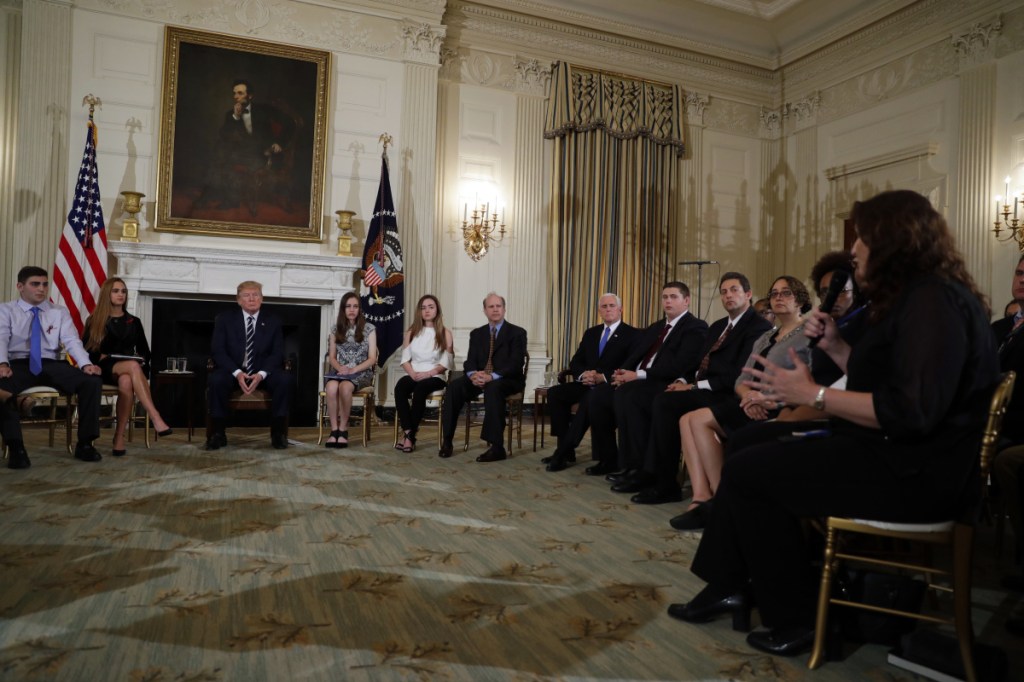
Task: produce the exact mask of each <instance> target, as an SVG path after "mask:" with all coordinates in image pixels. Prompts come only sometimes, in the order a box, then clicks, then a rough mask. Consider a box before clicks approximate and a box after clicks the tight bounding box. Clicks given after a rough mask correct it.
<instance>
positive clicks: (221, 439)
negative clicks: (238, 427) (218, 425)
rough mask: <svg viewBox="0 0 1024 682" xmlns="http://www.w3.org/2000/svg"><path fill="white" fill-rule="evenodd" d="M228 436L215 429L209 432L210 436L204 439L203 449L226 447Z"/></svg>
mask: <svg viewBox="0 0 1024 682" xmlns="http://www.w3.org/2000/svg"><path fill="white" fill-rule="evenodd" d="M227 444H228V437H227V436H225V435H224V433H223V432H221V431H215V432H213V433H211V434H210V437H209V438H207V439H206V445H205V449H207V450H219V449H220V448H223V447H227Z"/></svg>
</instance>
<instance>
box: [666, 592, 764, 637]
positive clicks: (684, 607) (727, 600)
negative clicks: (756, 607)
mask: <svg viewBox="0 0 1024 682" xmlns="http://www.w3.org/2000/svg"><path fill="white" fill-rule="evenodd" d="M751 608H752V607H751V604H750V598H749V597H748V596H747V594H746V593H745V592H735V593H731V594H730V593H723V592H721V591H719V590H718V589H716V588H714V587H712V586H711V585H708V586H707V587H705V588H704V589H703V590H701V591H700V592H699V593H698V594H697V596H696V597H694V598H693V599H691V600H690V601H689V602H687V603H686V604H671V605H669V607H668V615H670V616H672V617H673V618H678V619H679V620H682V621H686V622H687V623H707V622H709V621H711V620H714V619H715V618H717V617H718V616H724V615H725V614H732V629H733V630H736V631H737V632H749V631H750V610H751Z"/></svg>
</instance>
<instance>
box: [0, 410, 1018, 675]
mask: <svg viewBox="0 0 1024 682" xmlns="http://www.w3.org/2000/svg"><path fill="white" fill-rule="evenodd" d="M386 431H387V432H388V433H389V432H390V430H389V429H387V430H386ZM229 440H230V441H231V445H230V446H229V447H228V448H227V449H224V450H220V451H218V452H215V453H207V452H204V451H202V450H201V449H199V448H198V447H196V445H197V444H196V443H193V444H191V445H188V444H185V443H184V442H183V439H179V438H177V437H173V438H172V439H171V440H170V441H163V442H162V443H161V444H160V445H159V446H158V447H154V448H152V449H150V450H145V449H144V448H142V447H140V446H138V445H134V446H131V447H130V450H129V455H128V456H127V457H125V458H123V459H113V458H111V457H105V458H104V460H103V461H102V462H100V463H98V464H84V463H81V462H77V461H75V460H73V459H71V458H70V457H68V456H67V455H64V454H62V453H58V451H57V449H50V448H46V447H40V446H36V447H33V448H31V455H32V461H33V466H32V468H31V469H29V470H27V471H10V470H8V469H2V470H0V489H2V497H0V510H2V522H0V524H2V525H0V528H2V532H3V536H2V541H0V581H2V582H0V584H2V585H3V592H2V596H0V617H2V621H0V678H2V679H12V680H15V679H26V680H37V679H38V680H104V681H106V680H126V681H133V682H142V681H148V682H157V681H159V682H165V681H167V682H169V681H172V680H195V681H199V680H210V681H214V680H246V681H249V680H416V679H420V680H434V679H439V680H474V681H476V680H534V679H567V680H622V679H636V680H727V679H735V680H751V679H781V680H798V679H803V678H804V677H807V676H809V675H811V673H809V672H808V671H807V669H806V661H807V657H806V656H802V657H799V658H797V659H793V660H786V659H773V658H771V657H769V656H764V655H760V654H758V653H756V652H754V651H753V650H751V649H749V648H748V647H747V646H746V644H745V643H744V641H743V635H742V634H741V633H734V632H733V631H732V630H731V629H730V627H729V622H728V620H722V621H718V622H715V623H712V624H709V625H705V626H702V627H695V626H690V625H686V624H683V623H679V622H676V621H674V620H672V619H671V618H669V617H667V616H666V615H665V608H666V606H667V605H668V604H669V603H670V602H673V601H685V600H686V599H688V598H689V597H691V596H692V595H693V594H695V593H696V591H697V590H698V589H699V588H700V586H701V584H700V581H698V580H697V579H696V578H694V577H693V576H692V575H691V574H690V572H689V571H688V569H687V567H688V566H689V563H690V560H691V557H692V554H693V552H694V550H695V549H696V545H697V539H698V536H696V535H693V534H683V533H678V532H676V531H673V530H672V529H671V528H670V527H669V526H668V523H667V520H668V518H669V517H670V516H672V515H673V514H677V513H679V512H680V510H681V509H682V505H662V506H654V507H645V506H638V505H631V504H628V500H627V499H626V497H624V496H620V495H616V494H614V493H611V492H609V491H608V486H607V484H606V483H605V482H604V481H603V480H600V479H594V478H591V477H586V476H583V475H582V470H583V466H584V463H583V462H582V461H581V464H579V465H576V466H575V467H572V468H570V469H569V470H567V471H564V472H561V473H559V474H549V473H546V472H544V471H543V466H542V465H540V463H539V459H540V457H541V455H542V454H550V448H548V451H547V452H546V453H532V452H529V451H519V452H518V453H514V454H515V456H514V457H513V458H512V459H510V460H508V461H505V462H499V463H494V464H478V463H476V462H475V461H473V460H474V459H475V456H476V455H477V454H479V448H473V449H471V450H470V451H469V452H467V453H462V452H461V451H457V453H456V456H455V457H453V458H452V459H449V460H441V459H438V457H437V456H436V448H433V447H429V446H428V445H426V444H424V445H421V447H420V449H419V450H418V451H416V452H415V453H413V454H411V455H405V454H402V453H397V452H395V451H394V450H392V449H391V448H390V443H389V442H383V441H387V435H385V430H383V429H382V430H381V431H380V432H378V442H376V443H374V444H373V445H371V447H369V448H366V449H363V448H359V447H353V448H349V449H347V450H326V449H323V448H318V447H316V446H314V445H310V444H302V443H295V444H293V446H292V447H291V448H289V449H288V450H286V451H275V450H272V449H270V447H269V444H268V443H266V440H267V439H266V436H265V435H263V434H260V435H258V436H244V435H237V434H233V433H232V434H229ZM425 440H426V439H425ZM580 454H581V455H583V457H584V458H586V457H587V456H588V455H587V453H586V451H585V450H583V451H581V453H580ZM984 553H985V554H991V551H990V547H985V548H984ZM995 579H997V576H996V578H995ZM986 595H987V596H988V597H987V598H988V601H989V604H988V605H987V606H986V605H984V604H983V605H981V606H979V608H978V615H977V617H976V627H977V628H978V630H979V633H981V634H982V636H983V637H985V636H986V635H985V633H986V632H987V633H989V635H991V636H990V637H989V639H994V640H996V641H997V643H1001V642H1000V641H999V639H998V638H999V636H1000V633H1001V631H1002V626H1001V622H1002V618H1003V617H1005V614H1006V612H1007V610H1008V609H1009V608H1010V606H1012V604H1010V603H1008V602H1006V600H1007V598H1006V597H1005V596H1004V595H1000V594H998V593H995V592H992V591H985V590H976V599H981V600H984V599H985V598H986ZM1004 602H1005V603H1004ZM997 611H998V612H999V614H1000V615H999V616H997V617H995V618H993V617H992V616H993V614H994V613H995V612H997ZM885 653H886V650H885V648H883V647H880V646H868V647H862V648H860V649H858V650H857V651H856V652H854V653H853V654H852V655H851V656H850V657H849V658H848V659H847V660H846V661H844V662H842V663H828V664H826V665H825V667H823V668H822V669H820V670H819V671H817V672H815V673H813V679H815V680H821V681H829V680H879V681H882V680H901V679H905V680H910V679H911V676H910V675H909V674H903V673H901V671H899V670H898V669H896V668H893V667H891V666H888V665H887V664H886V662H885ZM1011 655H1013V654H1011ZM1014 663H1015V664H1018V663H1019V661H1017V660H1015V661H1014ZM1020 670H1021V669H1020V668H1017V669H1016V670H1015V671H1014V672H1017V673H1019V672H1020ZM1011 679H1012V678H1011ZM1016 679H1024V678H1022V677H1020V676H1018V677H1016Z"/></svg>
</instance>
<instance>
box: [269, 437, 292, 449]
mask: <svg viewBox="0 0 1024 682" xmlns="http://www.w3.org/2000/svg"><path fill="white" fill-rule="evenodd" d="M270 444H271V445H272V446H273V448H274V449H275V450H285V449H287V447H288V436H286V435H285V434H283V433H272V434H270Z"/></svg>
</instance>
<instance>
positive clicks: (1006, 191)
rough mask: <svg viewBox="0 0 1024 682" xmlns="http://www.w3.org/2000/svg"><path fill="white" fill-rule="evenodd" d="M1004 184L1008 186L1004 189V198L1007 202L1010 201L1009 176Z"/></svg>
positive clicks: (1004, 180)
mask: <svg viewBox="0 0 1024 682" xmlns="http://www.w3.org/2000/svg"><path fill="white" fill-rule="evenodd" d="M1003 182H1004V183H1005V184H1006V186H1005V188H1004V189H1003V196H1005V197H1006V200H1007V201H1009V200H1010V176H1009V175H1007V176H1006V177H1005V178H1004V179H1003Z"/></svg>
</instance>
